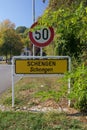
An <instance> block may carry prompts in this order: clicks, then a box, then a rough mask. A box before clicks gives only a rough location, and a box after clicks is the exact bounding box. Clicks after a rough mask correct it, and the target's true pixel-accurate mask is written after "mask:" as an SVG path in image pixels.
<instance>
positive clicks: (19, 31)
mask: <svg viewBox="0 0 87 130" xmlns="http://www.w3.org/2000/svg"><path fill="white" fill-rule="evenodd" d="M26 29H27V27H25V26H19V27H17V28H16V32H17V33H24V32H25V30H26Z"/></svg>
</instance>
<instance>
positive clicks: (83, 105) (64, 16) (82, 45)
mask: <svg viewBox="0 0 87 130" xmlns="http://www.w3.org/2000/svg"><path fill="white" fill-rule="evenodd" d="M44 2H45V0H44ZM38 23H39V26H40V27H41V26H47V27H48V26H52V27H53V28H54V31H55V38H54V41H53V42H52V44H50V45H49V46H47V47H46V48H44V49H43V51H44V52H45V54H46V55H56V56H58V55H59V56H66V55H68V56H70V57H71V63H72V65H71V72H70V73H66V74H65V76H64V77H63V78H61V77H56V78H52V77H51V78H45V77H44V78H22V79H21V80H20V81H19V82H18V83H17V84H16V85H15V107H14V109H12V108H11V104H12V97H11V93H12V92H11V89H10V90H8V91H7V92H6V93H4V94H3V95H2V96H1V98H0V104H1V106H0V107H1V110H2V111H4V109H5V110H6V111H9V112H0V127H1V130H3V129H6V128H8V129H9V130H11V129H12V130H15V129H18V130H22V129H23V130H24V129H26V130H28V129H29V130H51V129H52V130H58V129H59V130H86V129H87V29H86V28H87V1H86V0H61V1H60V0H49V5H48V8H47V9H46V10H45V11H44V14H43V16H41V17H40V18H38ZM8 25H9V26H8ZM8 27H9V28H8ZM14 28H15V26H14V24H13V23H11V22H10V21H9V20H6V21H3V22H2V23H1V24H0V37H1V38H0V55H5V56H6V59H7V57H8V56H10V57H11V56H12V55H19V54H20V53H21V51H22V49H23V47H25V46H26V47H29V48H31V51H32V45H31V43H30V41H29V38H28V37H27V33H28V31H29V29H26V27H23V28H21V27H18V28H17V29H16V30H15V29H14ZM12 41H14V43H13V42H12ZM15 43H16V44H15ZM7 48H8V49H7ZM35 51H36V52H35V54H37V55H39V51H40V49H39V48H37V47H36V48H35ZM68 79H70V80H71V89H70V93H68V89H67V80H68ZM68 100H71V108H68V107H67V106H68V105H67V103H68ZM37 108H38V109H37ZM43 108H45V110H46V109H47V108H51V110H53V109H56V110H57V109H58V108H61V112H62V113H57V112H56V113H54V112H47V113H42V112H41V110H42V109H43ZM52 108H53V109H52ZM64 108H67V110H68V111H67V112H65V111H64ZM30 110H34V113H33V112H29V111H30ZM37 110H39V111H40V112H39V113H37ZM14 111H15V112H14ZM18 111H20V112H18ZM35 111H36V113H35ZM80 113H81V114H82V116H80V115H79V114H80ZM2 117H3V118H2ZM74 117H75V118H74Z"/></svg>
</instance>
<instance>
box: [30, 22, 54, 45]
mask: <svg viewBox="0 0 87 130" xmlns="http://www.w3.org/2000/svg"><path fill="white" fill-rule="evenodd" d="M37 24H38V22H35V23H34V24H33V25H32V26H31V29H32V28H34V27H35V26H36V25H37ZM49 30H50V32H51V36H50V38H49V40H48V41H46V42H45V43H38V42H37V41H35V40H34V38H33V35H32V32H31V31H29V38H30V40H31V42H32V44H34V45H36V46H37V47H45V46H47V45H49V44H50V43H51V41H52V40H53V38H54V29H53V28H52V27H49Z"/></svg>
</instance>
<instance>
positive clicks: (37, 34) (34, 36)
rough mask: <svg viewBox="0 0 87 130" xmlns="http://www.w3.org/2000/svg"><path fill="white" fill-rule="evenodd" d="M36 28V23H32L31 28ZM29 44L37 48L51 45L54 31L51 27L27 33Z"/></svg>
mask: <svg viewBox="0 0 87 130" xmlns="http://www.w3.org/2000/svg"><path fill="white" fill-rule="evenodd" d="M35 26H37V22H36V23H34V24H33V25H32V26H31V28H34V27H35ZM29 37H30V40H31V42H32V43H33V44H34V45H35V46H38V47H45V46H47V45H49V44H50V43H51V41H52V40H53V38H54V29H53V28H52V27H48V28H47V27H46V28H45V27H43V28H42V29H40V30H36V31H34V32H32V31H30V32H29Z"/></svg>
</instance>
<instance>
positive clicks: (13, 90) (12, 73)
mask: <svg viewBox="0 0 87 130" xmlns="http://www.w3.org/2000/svg"><path fill="white" fill-rule="evenodd" d="M11 69H12V107H14V59H12V68H11Z"/></svg>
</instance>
